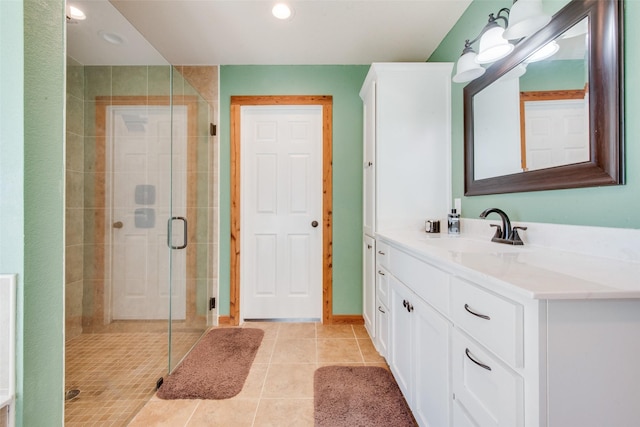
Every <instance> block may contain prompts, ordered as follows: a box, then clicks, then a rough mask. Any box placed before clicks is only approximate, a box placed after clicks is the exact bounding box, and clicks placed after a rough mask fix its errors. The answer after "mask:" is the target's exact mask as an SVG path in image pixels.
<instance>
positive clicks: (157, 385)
mask: <svg viewBox="0 0 640 427" xmlns="http://www.w3.org/2000/svg"><path fill="white" fill-rule="evenodd" d="M163 382H164V378H163V377H160V378H158V381H156V391H158V389H159V388H160V386H161V385H162V383H163Z"/></svg>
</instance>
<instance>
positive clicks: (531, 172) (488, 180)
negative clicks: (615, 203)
mask: <svg viewBox="0 0 640 427" xmlns="http://www.w3.org/2000/svg"><path fill="white" fill-rule="evenodd" d="M622 9H623V6H622V2H619V1H616V0H572V1H570V2H569V3H568V4H566V6H564V7H563V8H562V9H560V10H559V11H558V12H557V13H556V14H555V15H554V16H553V18H552V19H551V21H550V22H549V24H548V25H547V26H545V27H543V28H542V29H540V30H539V31H538V32H537V33H535V34H533V35H531V36H530V37H528V38H526V39H524V40H522V41H520V42H519V43H518V44H517V46H516V48H515V49H514V51H513V53H512V54H511V55H510V56H508V57H506V58H504V59H502V60H500V61H498V62H496V63H494V64H493V65H491V66H490V67H489V68H487V70H486V72H485V73H484V74H483V75H482V76H481V77H478V78H476V79H475V80H473V81H471V82H470V83H469V84H468V85H467V86H466V87H465V88H464V133H465V195H467V196H473V195H481V194H499V193H512V192H519V191H538V190H552V189H563V188H579V187H591V186H602V185H619V184H624V162H623V155H624V152H623V150H624V144H623V126H622V124H623V117H624V114H623V105H624V103H623V92H622V82H623V72H624V67H623V45H622Z"/></svg>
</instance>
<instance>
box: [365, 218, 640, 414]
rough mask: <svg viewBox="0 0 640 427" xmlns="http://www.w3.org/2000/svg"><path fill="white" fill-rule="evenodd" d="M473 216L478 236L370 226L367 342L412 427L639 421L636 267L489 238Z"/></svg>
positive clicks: (639, 288) (639, 272)
mask: <svg viewBox="0 0 640 427" xmlns="http://www.w3.org/2000/svg"><path fill="white" fill-rule="evenodd" d="M471 222H473V220H471V221H469V224H465V225H464V226H463V230H464V229H465V228H469V229H473V228H474V227H473V224H471ZM479 223H480V225H481V226H482V227H484V228H486V229H487V230H486V231H485V232H484V234H486V239H485V238H482V237H480V236H477V235H473V234H467V235H465V234H463V235H462V236H460V237H450V236H448V235H446V234H439V235H428V234H426V233H424V232H421V231H419V230H416V229H413V230H400V231H398V230H394V231H383V232H378V233H376V245H377V246H376V259H375V262H376V297H377V299H378V301H380V304H379V306H378V309H379V310H377V313H376V314H377V322H378V325H377V326H378V328H377V331H378V333H377V336H376V338H375V339H374V342H375V343H376V346H377V348H378V350H379V351H380V353H381V354H383V355H384V356H385V357H386V358H387V361H388V363H389V365H390V367H391V371H392V372H393V374H394V376H395V378H396V380H397V382H398V384H399V386H400V388H401V390H402V392H403V394H404V396H405V398H406V400H407V402H408V403H409V405H410V407H411V409H412V411H413V414H414V416H415V418H416V420H417V421H418V423H419V424H420V425H421V426H456V427H458V426H508V427H517V426H526V427H529V426H549V427H567V426H581V427H584V426H598V427H601V426H616V427H623V426H632V425H638V420H640V405H639V404H638V402H640V385H639V382H638V380H639V379H640V368H639V367H638V355H639V354H640V279H639V277H640V263H638V262H637V260H631V261H629V260H621V259H607V258H604V257H601V256H593V255H588V254H584V253H583V254H579V253H574V252H570V251H566V250H559V249H550V248H549V247H545V246H540V245H529V244H528V245H525V246H510V245H504V244H498V243H493V242H490V241H489V238H490V236H491V230H489V224H488V221H484V222H483V221H479ZM484 228H483V230H484ZM533 228H534V231H535V229H536V227H535V225H533ZM530 231H531V226H530ZM636 237H637V236H636ZM636 243H637V242H636ZM596 244H597V243H596ZM631 250H633V245H631ZM635 250H636V251H637V246H636V249H635ZM622 252H624V248H623V250H622ZM633 257H637V254H632V258H633Z"/></svg>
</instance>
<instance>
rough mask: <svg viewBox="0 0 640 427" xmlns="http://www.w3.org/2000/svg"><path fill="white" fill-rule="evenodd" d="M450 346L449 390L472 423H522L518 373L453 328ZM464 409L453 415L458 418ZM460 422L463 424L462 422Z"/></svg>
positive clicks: (521, 383)
mask: <svg viewBox="0 0 640 427" xmlns="http://www.w3.org/2000/svg"><path fill="white" fill-rule="evenodd" d="M452 349H453V357H452V361H453V393H454V396H455V400H456V404H457V405H461V406H462V407H463V408H464V409H465V410H466V413H467V414H468V418H471V419H472V420H473V421H474V423H475V424H474V425H478V426H504V427H518V426H522V425H523V424H524V380H523V379H522V377H520V376H519V375H518V374H517V373H515V372H513V371H512V370H511V369H509V368H508V367H507V366H505V365H504V364H503V363H501V362H500V361H499V360H498V359H497V358H496V357H495V356H493V355H491V353H489V352H488V351H486V350H485V349H484V347H482V346H480V345H478V344H477V343H475V342H474V341H473V340H471V339H470V338H468V337H467V336H465V335H464V334H463V333H462V332H460V331H458V330H457V329H456V330H454V332H453V346H452ZM459 409H460V408H458V410H459ZM464 412H465V411H460V413H458V414H456V415H454V417H456V418H458V417H459V415H461V414H462V413H464ZM466 421H468V420H466ZM461 424H462V425H464V422H461ZM456 425H457V424H456Z"/></svg>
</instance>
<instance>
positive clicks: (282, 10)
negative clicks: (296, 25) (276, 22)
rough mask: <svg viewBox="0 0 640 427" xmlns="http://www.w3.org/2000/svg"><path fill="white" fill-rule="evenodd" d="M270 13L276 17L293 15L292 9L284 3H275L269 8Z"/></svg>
mask: <svg viewBox="0 0 640 427" xmlns="http://www.w3.org/2000/svg"><path fill="white" fill-rule="evenodd" d="M271 13H272V14H273V16H275V17H276V18H278V19H283V20H284V19H289V18H291V17H292V16H293V9H291V7H289V5H287V4H285V3H276V5H275V6H273V9H271Z"/></svg>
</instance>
